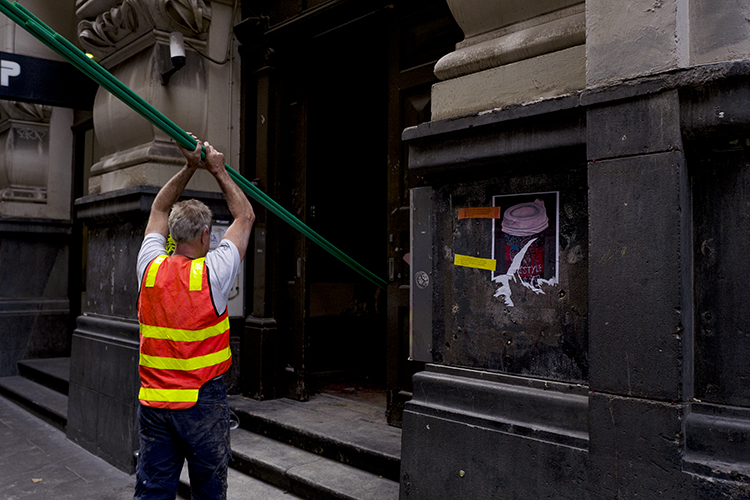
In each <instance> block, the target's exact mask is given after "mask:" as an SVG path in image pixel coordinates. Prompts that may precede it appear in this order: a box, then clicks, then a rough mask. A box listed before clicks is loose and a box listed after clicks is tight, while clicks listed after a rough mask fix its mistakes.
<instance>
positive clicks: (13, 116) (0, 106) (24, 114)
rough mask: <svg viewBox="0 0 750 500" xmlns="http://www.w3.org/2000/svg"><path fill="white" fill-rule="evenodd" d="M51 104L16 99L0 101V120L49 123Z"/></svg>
mask: <svg viewBox="0 0 750 500" xmlns="http://www.w3.org/2000/svg"><path fill="white" fill-rule="evenodd" d="M51 116H52V106H45V105H43V104H31V103H28V102H18V101H0V121H2V122H4V121H6V120H8V119H10V120H24V121H27V122H44V123H49V119H50V117H51Z"/></svg>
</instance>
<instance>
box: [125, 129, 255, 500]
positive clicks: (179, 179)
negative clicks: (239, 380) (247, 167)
mask: <svg viewBox="0 0 750 500" xmlns="http://www.w3.org/2000/svg"><path fill="white" fill-rule="evenodd" d="M201 146H202V145H201V142H200V141H198V144H197V146H196V148H195V150H194V151H189V150H187V149H184V148H180V149H181V150H182V153H183V154H184V155H185V158H186V159H187V164H186V165H185V166H184V167H183V168H182V169H181V170H180V171H179V172H178V173H177V174H176V175H175V176H174V177H172V179H170V180H169V182H167V183H166V184H165V185H164V187H162V188H161V190H160V191H159V193H158V194H157V195H156V198H155V199H154V203H153V205H152V207H151V213H150V215H149V219H148V223H147V225H146V235H145V238H144V239H143V244H142V245H141V250H140V252H139V254H138V264H137V272H138V283H139V286H140V291H139V295H138V322H139V323H140V333H141V334H140V337H141V347H140V361H139V367H138V371H139V375H140V380H141V387H140V390H139V393H138V399H139V400H140V405H139V407H138V422H139V425H140V452H139V455H138V466H137V469H136V486H135V497H134V498H135V499H140V500H147V499H156V498H158V499H165V498H171V499H174V498H175V496H176V494H177V486H178V483H179V479H180V471H181V470H182V465H183V462H184V461H185V460H187V462H188V472H189V474H190V488H191V492H192V498H193V499H194V500H198V499H212V500H216V499H225V498H226V492H227V465H228V462H229V456H230V449H229V406H228V404H227V393H226V386H225V385H224V381H223V380H222V375H223V374H224V373H225V372H226V371H227V370H228V369H229V367H230V366H231V364H232V353H231V351H230V349H229V316H228V312H227V302H228V296H229V292H230V291H231V289H232V285H233V284H234V280H235V278H236V277H237V275H238V273H239V271H240V264H241V261H242V259H243V258H244V256H245V252H246V250H247V245H248V240H249V238H250V231H251V230H252V227H253V222H254V220H255V213H254V212H253V208H252V206H251V205H250V202H249V201H248V199H247V197H246V196H245V195H244V193H242V191H241V190H240V188H239V187H238V186H237V185H236V184H235V183H234V182H233V181H232V179H231V178H230V177H229V174H228V173H227V171H226V169H225V168H224V155H223V154H221V153H219V152H218V151H216V150H215V149H214V148H213V147H212V146H211V145H210V144H209V143H207V142H206V143H205V144H204V146H205V150H206V159H205V161H202V160H201ZM200 166H203V167H204V168H205V169H206V170H207V171H209V172H210V173H211V174H212V175H213V176H214V178H215V179H216V181H217V182H218V183H219V187H220V188H221V191H222V193H224V198H225V199H226V201H227V204H228V205H229V211H230V212H231V213H232V216H233V217H234V221H233V222H232V224H231V225H230V226H229V228H228V229H227V231H226V232H225V233H224V237H223V238H222V240H221V242H220V243H219V246H218V248H216V249H214V250H211V251H209V248H210V244H211V219H212V214H211V210H210V209H209V208H208V207H207V206H206V205H205V204H203V203H202V202H200V201H198V200H186V201H182V202H179V203H176V202H177V199H178V198H179V197H180V195H181V194H182V192H183V190H184V189H185V186H186V185H187V183H188V181H189V180H190V178H191V177H192V176H193V174H194V173H195V171H196V170H197V169H198V168H199V167H200ZM169 234H171V236H172V239H173V240H174V242H175V249H174V253H173V254H172V255H171V256H170V255H168V254H167V249H166V245H167V237H168V235H169Z"/></svg>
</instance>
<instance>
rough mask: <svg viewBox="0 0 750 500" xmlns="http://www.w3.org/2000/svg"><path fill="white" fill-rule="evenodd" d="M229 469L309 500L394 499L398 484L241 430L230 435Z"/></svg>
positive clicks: (396, 494)
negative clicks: (230, 466) (230, 454)
mask: <svg viewBox="0 0 750 500" xmlns="http://www.w3.org/2000/svg"><path fill="white" fill-rule="evenodd" d="M231 439H232V456H233V458H232V467H233V468H235V469H237V470H239V471H241V472H243V473H245V474H248V475H250V476H253V477H255V478H258V479H260V480H262V481H264V482H266V483H269V484H272V485H274V486H276V487H277V488H281V489H282V490H285V491H289V492H291V493H292V494H295V495H298V496H300V497H302V498H306V499H310V500H332V499H346V500H391V499H392V500H396V499H397V498H398V490H399V484H398V482H396V481H392V480H390V479H387V478H384V477H381V476H378V475H376V474H372V473H370V472H367V471H364V470H361V469H358V468H355V467H352V466H349V465H346V464H343V463H340V462H337V461H335V460H331V459H328V458H324V457H321V456H319V455H316V454H314V453H310V452H308V451H305V450H301V449H299V448H295V447H293V446H290V445H287V444H284V443H281V442H279V441H275V440H273V439H271V438H267V437H264V436H260V435H258V434H254V433H252V432H249V431H246V430H244V429H237V430H235V431H233V432H232V438H231Z"/></svg>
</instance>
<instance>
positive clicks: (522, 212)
mask: <svg viewBox="0 0 750 500" xmlns="http://www.w3.org/2000/svg"><path fill="white" fill-rule="evenodd" d="M559 198H560V196H559V192H557V191H554V192H546V193H529V194H514V195H504V196H494V197H493V205H494V206H496V207H499V208H500V213H501V216H500V218H498V219H495V220H494V224H493V230H492V233H493V237H492V243H493V245H492V254H493V257H494V259H495V260H496V261H497V268H496V270H495V271H494V272H493V273H492V281H494V282H496V283H497V284H498V289H497V291H496V292H495V297H503V299H504V300H505V304H506V305H507V306H513V299H512V294H513V292H512V288H511V284H513V283H515V284H520V285H521V286H523V287H526V288H528V289H530V290H532V291H533V292H535V293H545V288H547V287H550V286H554V285H557V283H558V274H557V271H558V259H559V247H558V240H559V237H558V235H559V233H560V230H559V217H558V210H559Z"/></svg>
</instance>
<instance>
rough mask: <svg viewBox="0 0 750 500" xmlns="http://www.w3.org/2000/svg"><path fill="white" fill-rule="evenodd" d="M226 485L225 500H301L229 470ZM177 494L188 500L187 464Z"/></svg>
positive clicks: (181, 475) (183, 469) (188, 479)
mask: <svg viewBox="0 0 750 500" xmlns="http://www.w3.org/2000/svg"><path fill="white" fill-rule="evenodd" d="M227 483H228V488H227V500H301V499H300V497H298V496H296V495H292V494H291V493H289V492H288V491H285V490H282V489H279V488H277V487H275V486H272V485H270V484H268V483H264V482H263V481H259V480H258V479H255V478H253V477H250V476H248V475H246V474H243V473H242V472H239V471H236V470H234V469H231V468H230V469H229V471H228V472H227ZM177 493H178V495H177V496H178V498H183V499H185V500H190V478H189V477H188V470H187V464H185V466H183V468H182V473H181V474H180V486H179V488H178V490H177Z"/></svg>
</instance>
